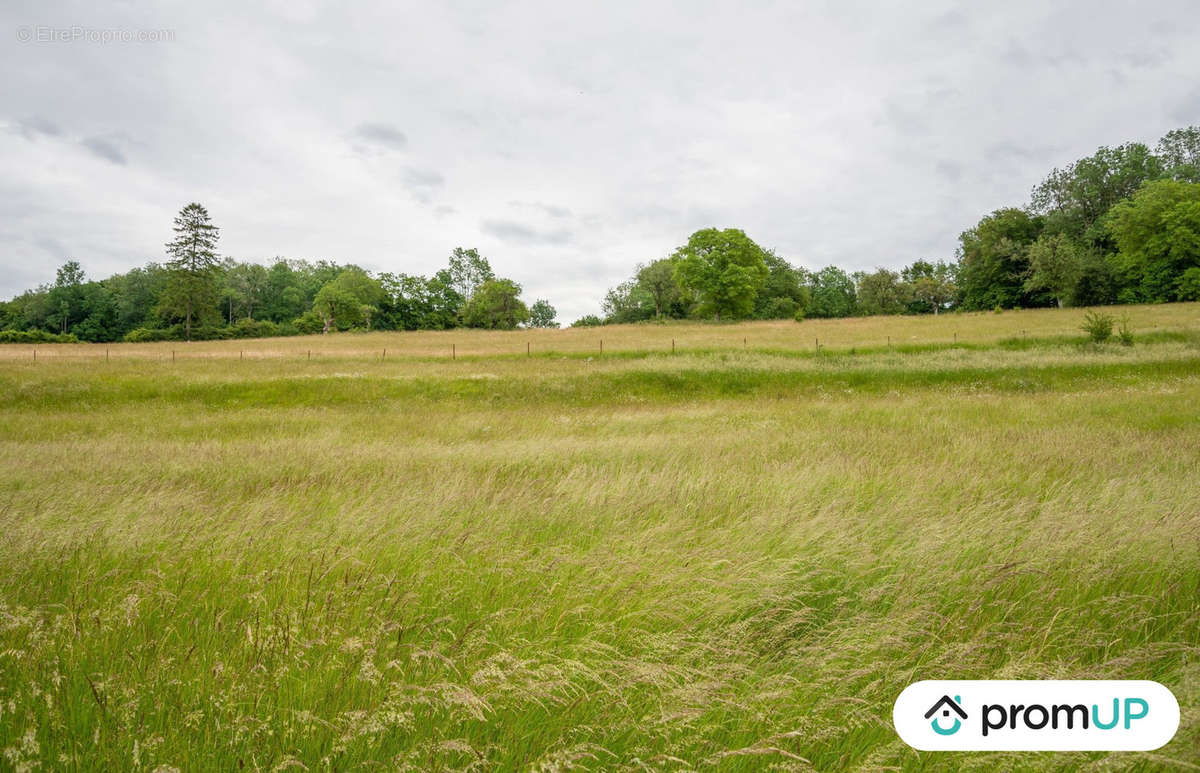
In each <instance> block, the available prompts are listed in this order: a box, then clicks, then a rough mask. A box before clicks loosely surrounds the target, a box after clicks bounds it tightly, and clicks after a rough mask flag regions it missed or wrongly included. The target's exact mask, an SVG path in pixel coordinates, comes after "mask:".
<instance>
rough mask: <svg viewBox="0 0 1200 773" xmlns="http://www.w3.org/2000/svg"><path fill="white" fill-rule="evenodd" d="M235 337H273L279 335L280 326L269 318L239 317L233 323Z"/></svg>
mask: <svg viewBox="0 0 1200 773" xmlns="http://www.w3.org/2000/svg"><path fill="white" fill-rule="evenodd" d="M232 331H233V337H234V338H271V337H273V336H277V335H279V326H278V325H276V324H275V323H274V322H272V321H270V320H267V319H262V320H260V319H249V318H247V319H239V320H238V321H237V322H235V323H234V324H233V328H232Z"/></svg>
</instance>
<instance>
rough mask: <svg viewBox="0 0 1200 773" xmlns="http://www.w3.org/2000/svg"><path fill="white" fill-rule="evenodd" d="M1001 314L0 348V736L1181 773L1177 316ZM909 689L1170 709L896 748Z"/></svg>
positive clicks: (1192, 597)
mask: <svg viewBox="0 0 1200 773" xmlns="http://www.w3.org/2000/svg"><path fill="white" fill-rule="evenodd" d="M1178 308H1179V307H1177V309H1178ZM1193 311H1194V307H1193ZM1176 313H1177V312H1176ZM1000 316H1005V315H1000ZM1013 319H1014V320H1016V319H1020V318H1019V317H1017V316H1015V315H1013ZM1039 319H1042V320H1043V322H1044V324H1043V326H1044V327H1046V328H1047V329H1050V328H1052V327H1053V324H1052V320H1053V318H1052V317H1039ZM1046 320H1049V321H1046ZM983 322H986V323H987V324H989V325H993V324H994V321H993V320H992V319H991V318H990V317H989V318H987V319H984V320H983ZM983 322H981V324H983ZM749 329H751V330H753V329H754V328H752V327H751V328H749ZM723 330H726V331H729V332H731V333H736V332H737V328H731V327H727V328H723ZM772 330H773V329H772ZM872 330H874V328H872ZM1019 330H1020V327H1019V326H1018V327H1017V329H1016V330H1015V331H1012V332H1014V333H1015V335H1008V336H1004V335H1000V334H999V333H1000V332H1001V331H995V334H994V335H993V334H989V335H991V336H992V337H991V338H990V339H989V340H987V341H976V342H972V343H968V342H963V343H962V344H958V345H955V344H954V343H953V342H947V341H945V340H942V341H938V342H931V343H930V344H928V345H906V346H896V347H891V348H889V347H887V346H882V347H879V346H875V347H869V346H862V345H857V344H856V345H853V346H848V347H844V348H841V349H834V350H831V351H825V352H822V353H821V354H817V353H815V352H801V351H799V350H788V349H786V348H784V349H780V348H778V347H775V346H774V345H772V344H771V343H770V342H769V341H765V342H763V345H762V346H760V347H747V350H743V349H742V347H741V346H731V347H728V348H721V347H720V346H717V345H706V346H704V347H700V346H697V347H696V350H695V351H690V352H686V353H679V354H677V355H675V356H671V355H669V354H666V353H663V352H661V351H659V352H657V353H647V352H645V351H642V352H638V351H637V350H635V349H633V348H632V347H631V348H630V350H629V351H625V352H622V356H619V357H617V356H610V355H609V354H608V353H607V352H606V354H605V356H604V357H603V358H601V357H593V358H589V357H588V356H584V355H583V354H582V353H578V352H576V353H571V354H568V353H564V354H561V355H559V354H554V355H551V354H542V355H540V356H535V357H531V358H527V357H524V356H513V355H512V354H509V353H504V352H499V353H493V354H478V355H475V356H469V357H465V358H460V359H458V360H455V361H448V360H447V359H445V358H441V359H438V358H434V357H429V356H426V355H425V354H423V353H415V354H414V355H413V356H408V357H403V356H402V357H396V358H389V359H388V360H380V359H374V358H362V357H356V356H352V355H351V354H350V353H347V354H346V355H345V356H336V354H337V351H336V347H337V345H338V341H339V340H344V341H345V342H347V343H346V345H347V346H348V347H350V348H351V349H352V350H354V351H356V350H357V349H358V348H361V347H362V337H351V336H347V337H345V338H344V339H335V340H334V341H331V342H328V343H326V344H324V345H325V346H326V347H327V350H326V351H325V352H324V353H323V357H322V358H319V359H315V360H311V361H310V360H307V359H299V358H295V357H291V358H283V357H277V358H259V359H247V360H245V361H241V360H237V361H231V360H229V359H225V360H218V359H216V356H217V355H220V354H221V352H222V351H225V352H226V353H227V352H229V351H232V352H233V355H234V357H235V358H236V357H237V356H238V355H237V351H238V347H239V346H240V345H241V344H239V343H238V342H230V343H228V344H225V345H224V346H226V347H227V348H226V349H225V350H222V349H220V348H219V345H216V344H209V345H206V346H208V347H209V348H208V349H206V350H205V351H206V352H209V353H212V354H214V356H211V357H204V358H192V359H181V360H180V361H178V362H176V363H174V364H172V363H170V362H169V361H163V360H161V359H149V358H146V357H129V358H120V357H114V359H113V361H111V362H108V363H104V362H102V361H98V360H96V359H95V358H94V357H93V358H90V359H88V358H83V357H79V358H75V359H70V358H62V359H57V360H56V359H55V358H54V357H53V356H48V357H44V358H43V359H41V360H39V361H38V362H36V363H34V362H32V361H31V360H30V361H27V360H25V359H24V358H21V359H17V358H16V357H12V358H9V359H8V360H6V361H5V364H4V366H3V369H0V387H2V388H3V390H4V394H5V396H6V400H5V409H4V411H3V413H0V454H2V456H0V460H2V464H0V528H2V529H3V533H4V535H5V539H4V541H3V543H2V544H0V749H3V754H4V757H3V759H4V763H2V764H3V765H5V766H8V767H13V768H22V767H23V766H24V767H26V768H32V766H34V765H35V764H36V765H40V769H68V770H71V769H87V770H92V769H112V770H119V769H145V770H154V769H156V768H158V767H160V766H167V767H169V768H179V769H181V770H237V769H245V770H274V769H288V768H289V767H294V768H295V769H296V770H299V769H301V768H300V766H301V765H303V766H304V767H306V768H308V769H309V770H359V769H370V770H374V769H380V768H382V769H396V768H400V769H412V770H464V769H469V770H514V769H519V770H530V769H533V770H565V769H570V768H572V767H578V768H582V769H597V770H599V769H603V770H635V769H637V770H644V769H652V770H691V769H714V770H730V771H742V770H746V771H749V770H763V769H775V770H792V769H794V770H810V769H816V770H843V769H857V770H888V769H905V770H909V769H912V770H920V769H929V770H963V769H966V770H997V769H1002V770H1027V769H1046V770H1061V769H1073V768H1085V767H1087V768H1094V769H1104V770H1160V769H1168V770H1169V769H1178V770H1189V769H1194V768H1195V766H1197V765H1200V486H1198V485H1197V480H1200V476H1198V473H1200V407H1198V406H1200V343H1198V341H1197V338H1196V334H1195V328H1194V325H1192V326H1189V325H1187V324H1181V325H1179V327H1178V328H1177V329H1173V330H1160V331H1154V332H1152V333H1147V334H1145V335H1144V336H1143V337H1142V338H1140V339H1139V341H1138V343H1137V344H1136V345H1135V346H1133V347H1122V346H1119V345H1104V346H1090V345H1088V346H1084V345H1080V344H1079V343H1078V338H1079V336H1076V337H1074V338H1071V337H1068V336H1066V335H1065V334H1063V335H1059V334H1050V335H1042V336H1035V337H1032V339H1031V338H1029V337H1027V338H1024V339H1022V338H1021V336H1020V335H1019ZM565 334H566V332H565V331H564V335H565ZM462 335H464V336H465V335H469V334H462ZM771 335H777V333H774V332H773V333H772V334H771ZM831 335H833V336H834V337H836V335H838V333H837V331H836V330H834V331H833V332H832V333H831ZM846 335H849V334H846ZM872 336H874V332H872ZM1006 339H1007V340H1006ZM546 340H547V341H549V340H550V339H546ZM738 343H739V344H740V343H741V340H740V338H738ZM489 345H490V344H483V343H481V344H479V345H478V348H479V349H480V350H483V349H486V348H487V346H489ZM547 346H549V344H547ZM606 346H607V344H606ZM468 348H469V347H468ZM852 349H853V352H851V350H852ZM138 351H141V350H138ZM389 357H390V355H389ZM924 678H1109V679H1154V680H1157V681H1160V682H1162V683H1163V684H1165V685H1167V686H1168V687H1170V688H1171V689H1172V690H1173V691H1174V693H1175V694H1176V696H1177V697H1178V699H1179V702H1180V705H1181V707H1182V709H1183V718H1182V722H1181V726H1180V730H1179V733H1178V734H1177V735H1176V738H1175V739H1174V740H1173V741H1172V742H1171V743H1170V744H1168V745H1167V746H1166V747H1164V748H1163V749H1160V750H1158V751H1157V752H1154V753H1149V754H1131V753H1123V754H1103V753H1090V754H1083V753H1072V754H1040V755H1038V754H1025V755H1022V754H1011V753H1010V754H932V753H918V752H916V751H913V750H911V749H909V748H908V747H907V746H905V745H904V744H903V743H902V742H900V741H899V739H898V738H897V737H896V735H895V733H894V731H893V730H892V727H891V706H892V702H893V701H894V699H895V697H896V695H898V694H899V692H900V690H901V689H902V688H903V687H904V686H905V685H907V684H909V683H910V682H912V681H915V680H918V679H924Z"/></svg>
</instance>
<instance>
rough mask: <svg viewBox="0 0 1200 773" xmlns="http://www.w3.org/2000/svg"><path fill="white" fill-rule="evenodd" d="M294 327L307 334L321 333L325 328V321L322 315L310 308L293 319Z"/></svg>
mask: <svg viewBox="0 0 1200 773" xmlns="http://www.w3.org/2000/svg"><path fill="white" fill-rule="evenodd" d="M292 327H294V328H296V329H297V330H299V331H300V332H301V333H303V334H305V335H312V334H313V333H320V332H321V331H322V330H324V329H325V322H324V321H323V320H322V319H321V315H320V314H317V313H316V312H315V311H313V310H311V309H309V310H308V311H306V312H304V314H302V315H301V316H299V317H297V318H296V319H294V320H292Z"/></svg>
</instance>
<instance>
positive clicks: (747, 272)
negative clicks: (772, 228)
mask: <svg viewBox="0 0 1200 773" xmlns="http://www.w3.org/2000/svg"><path fill="white" fill-rule="evenodd" d="M672 259H673V260H674V261H675V263H676V269H675V278H676V280H677V281H678V282H679V284H680V286H681V287H682V288H684V289H685V290H690V291H691V292H693V293H694V294H695V296H696V297H697V298H698V299H699V306H698V308H697V311H698V312H699V313H700V314H701V315H705V316H707V315H709V314H711V315H713V316H714V317H715V318H716V319H718V320H719V319H721V318H722V317H725V318H727V319H737V318H739V317H746V316H749V315H750V314H751V313H752V312H753V311H754V301H755V299H756V298H757V296H758V291H759V289H760V288H761V287H762V286H763V282H764V281H765V280H766V278H767V273H768V271H767V262H766V254H765V252H764V251H763V249H762V247H759V246H758V245H757V244H755V243H754V242H753V241H752V240H751V239H750V238H749V237H748V236H746V234H745V233H744V232H742V231H740V230H738V229H736V228H726V229H724V230H718V229H716V228H705V229H703V230H700V231H696V232H695V233H694V234H692V235H691V237H689V238H688V242H687V244H685V245H684V246H682V247H680V248H679V249H678V250H676V252H675V254H674V256H673V257H672Z"/></svg>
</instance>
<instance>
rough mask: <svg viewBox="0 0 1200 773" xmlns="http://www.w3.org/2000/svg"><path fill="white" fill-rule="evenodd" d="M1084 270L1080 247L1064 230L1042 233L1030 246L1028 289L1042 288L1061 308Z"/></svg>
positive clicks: (1026, 286) (1071, 294)
mask: <svg viewBox="0 0 1200 773" xmlns="http://www.w3.org/2000/svg"><path fill="white" fill-rule="evenodd" d="M1082 272H1083V249H1082V248H1081V247H1080V246H1079V245H1078V244H1076V243H1075V242H1074V241H1073V240H1072V239H1071V238H1070V237H1069V236H1067V235H1066V234H1042V235H1041V236H1039V237H1038V239H1037V241H1036V242H1034V243H1033V244H1032V245H1030V247H1029V278H1028V279H1026V280H1025V289H1026V290H1027V291H1036V290H1045V291H1046V292H1048V293H1049V294H1050V297H1051V298H1053V299H1054V301H1055V302H1056V303H1057V304H1058V307H1059V308H1060V309H1061V308H1062V307H1063V305H1064V304H1065V303H1066V301H1067V300H1068V299H1070V298H1072V297H1073V296H1074V293H1075V286H1076V285H1077V284H1078V283H1079V277H1080V275H1081V274H1082Z"/></svg>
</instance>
